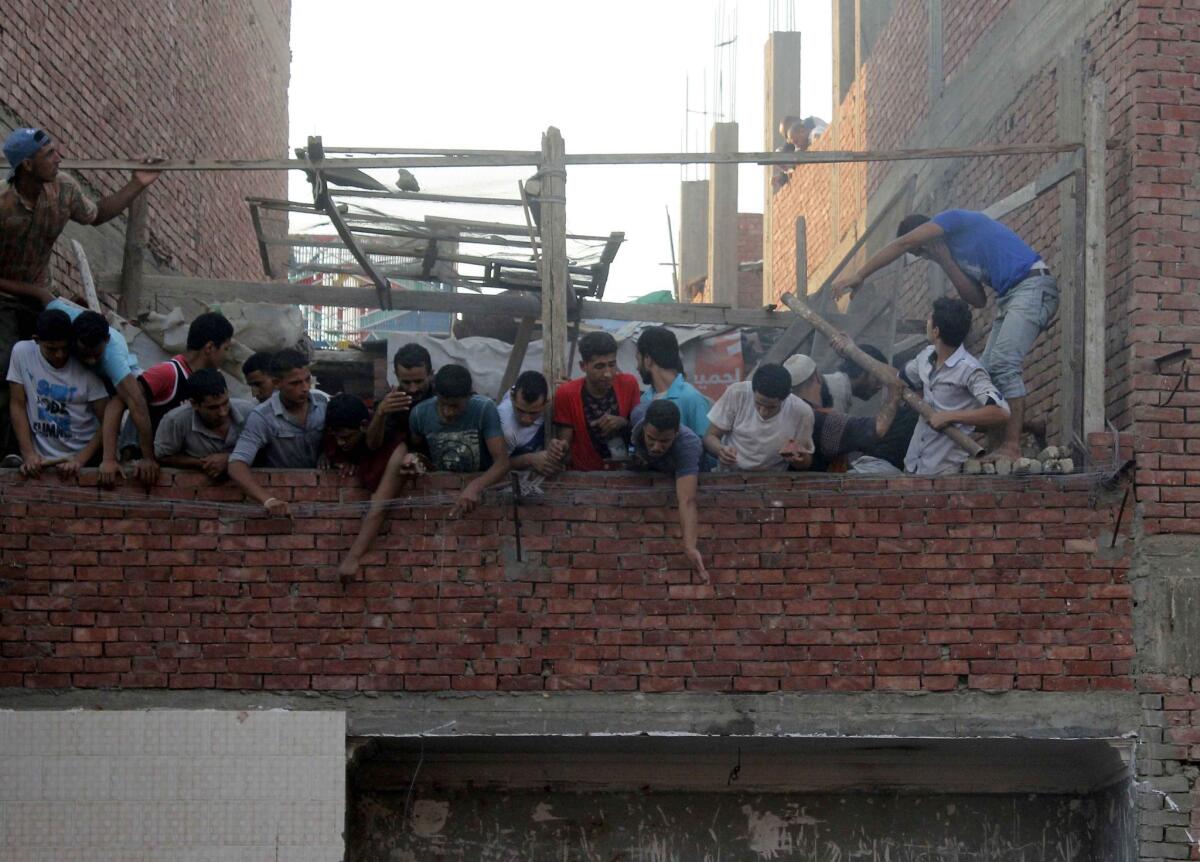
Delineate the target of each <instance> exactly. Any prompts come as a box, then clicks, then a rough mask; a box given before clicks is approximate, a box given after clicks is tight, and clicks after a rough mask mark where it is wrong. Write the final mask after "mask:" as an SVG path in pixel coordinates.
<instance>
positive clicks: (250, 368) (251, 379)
mask: <svg viewBox="0 0 1200 862" xmlns="http://www.w3.org/2000/svg"><path fill="white" fill-rule="evenodd" d="M272 356H274V354H271V353H255V354H254V355H253V356H251V357H250V358H249V359H247V360H246V361H245V362H243V363H242V377H244V378H245V379H246V385H247V386H249V387H250V392H251V393H253V395H254V400H256V401H257V402H258V403H259V404H261V403H262V402H264V401H266V400H267V399H268V398H270V397H271V393H272V392H274V391H275V381H274V380H272V379H271V358H272Z"/></svg>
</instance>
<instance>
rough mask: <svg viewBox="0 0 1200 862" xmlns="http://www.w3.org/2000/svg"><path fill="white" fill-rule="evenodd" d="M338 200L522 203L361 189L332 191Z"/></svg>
mask: <svg viewBox="0 0 1200 862" xmlns="http://www.w3.org/2000/svg"><path fill="white" fill-rule="evenodd" d="M329 193H330V194H331V195H333V196H334V197H336V198H383V199H387V200H397V201H436V202H439V203H447V204H473V205H475V206H485V207H519V206H520V205H521V202H520V201H519V200H513V199H509V198H481V197H474V196H471V195H439V194H435V193H433V192H401V191H395V192H391V191H388V192H369V191H366V190H359V189H330V190H329Z"/></svg>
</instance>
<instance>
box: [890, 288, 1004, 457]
mask: <svg viewBox="0 0 1200 862" xmlns="http://www.w3.org/2000/svg"><path fill="white" fill-rule="evenodd" d="M925 331H926V335H927V336H928V337H929V340H930V341H932V342H933V344H932V345H930V346H929V347H928V348H926V349H925V350H922V351H921V352H920V353H918V354H917V355H916V357H915V358H914V359H913V360H912V361H910V362H909V363H908V365H907V366H905V369H904V377H905V378H906V379H907V381H908V383H909V384H910V385H912V386H913V387H914V388H915V387H916V386H917V385H918V384H919V385H920V387H921V389H922V397H923V398H924V399H925V403H927V404H928V405H929V406H930V407H932V408H933V409H934V410H935V411H937V412H935V413H934V415H933V419H932V420H931V421H926V420H925V418H924V417H922V418H921V419H920V420H919V421H918V422H917V427H916V429H915V430H914V431H913V436H912V440H911V441H910V442H909V444H908V454H906V455H905V456H904V472H906V473H916V474H918V475H921V476H938V475H941V474H943V473H957V472H958V470H959V468H960V467H961V466H962V463H963V462H964V461H966V460H967V452H966V450H964V449H963V448H962V447H961V446H959V445H958V444H957V443H955V442H954V441H953V440H951V439H950V438H949V437H947V436H946V435H945V434H942V433H941V429H943V428H945V427H946V426H948V425H952V424H955V425H957V426H958V427H959V428H960V429H962V430H963V431H965V432H966V433H968V434H970V433H971V432H972V431H974V430H975V427H980V428H986V427H988V426H991V425H1002V424H1004V423H1005V422H1007V421H1008V413H1009V408H1008V402H1006V401H1005V400H1004V396H1002V395H1001V394H1000V390H998V389H997V388H996V386H995V384H993V383H992V378H991V377H989V376H988V373H987V370H986V369H984V367H983V366H982V365H981V364H980V362H979V360H978V359H976V358H975V357H974V356H972V355H971V354H970V353H968V352H967V349H966V348H965V347H963V342H964V341H966V340H967V333H969V332H970V331H971V307H970V306H969V305H967V304H966V303H965V302H963V301H962V300H961V299H951V298H949V297H942V298H941V299H938V300H936V301H935V302H934V303H933V313H932V314H930V315H929V319H928V320H927V321H926V322H925Z"/></svg>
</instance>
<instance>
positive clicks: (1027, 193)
mask: <svg viewBox="0 0 1200 862" xmlns="http://www.w3.org/2000/svg"><path fill="white" fill-rule="evenodd" d="M1078 166H1079V156H1078V154H1077V153H1068V154H1067V155H1065V156H1063V157H1062V158H1061V159H1059V160H1058V161H1057V162H1055V163H1054V164H1053V165H1051V166H1050V167H1048V168H1046V170H1044V171H1042V172H1041V173H1040V174H1038V176H1037V179H1035V180H1034V181H1033V182H1031V183H1026V184H1025V185H1023V186H1021V188H1019V189H1017V190H1016V191H1015V192H1013V193H1012V194H1010V195H1007V196H1006V197H1003V198H1001V199H1000V200H998V201H996V202H995V203H994V204H992V205H991V206H990V207H988V208H987V209H985V210H983V214H984V215H985V216H987V217H988V218H993V219H997V220H998V219H1002V218H1004V217H1005V216H1006V215H1009V214H1011V213H1014V212H1016V211H1017V210H1019V209H1020V208H1021V207H1023V206H1025V205H1026V204H1029V203H1033V201H1034V200H1035V199H1036V198H1038V197H1039V196H1040V195H1042V194H1045V193H1046V192H1048V191H1050V189H1052V188H1054V187H1055V186H1057V185H1058V184H1059V183H1061V182H1062V181H1063V180H1065V179H1066V178H1067V177H1069V176H1071V175H1072V174H1074V173H1075V169H1076V168H1077V167H1078Z"/></svg>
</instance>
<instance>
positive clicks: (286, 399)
mask: <svg viewBox="0 0 1200 862" xmlns="http://www.w3.org/2000/svg"><path fill="white" fill-rule="evenodd" d="M271 379H272V380H274V382H275V392H274V393H273V394H272V395H271V397H270V398H268V399H267V400H266V401H264V402H263V403H262V404H259V405H258V406H257V407H256V408H254V410H253V411H252V412H251V413H250V415H249V416H248V417H247V418H246V427H245V428H243V429H242V435H241V436H240V437H238V441H237V445H236V446H234V449H233V454H232V455H230V456H229V478H230V479H232V480H233V481H234V482H236V483H237V484H238V485H239V486H241V488H242V490H243V491H245V492H246V496H248V497H252V498H253V499H255V500H257V501H258V502H260V503H262V504H263V506H264V507H265V508H266V510H267V511H268V512H270V513H271V514H273V515H286V514H287V513H288V505H287V503H286V502H285V501H284V500H278V499H276V498H275V497H272V496H271V495H270V494H269V493H267V491H266V489H264V488H263V487H262V486H261V485H259V484H258V482H256V481H254V474H253V473H251V472H250V465H251V464H254V463H255V460H256V459H257V458H258V456H259V453H260V452H261V453H262V466H264V467H272V468H275V469H279V468H283V469H289V468H290V469H298V470H312V469H315V468H316V466H317V459H318V458H319V457H320V455H321V437H322V435H323V433H324V430H325V405H326V404H327V403H328V401H329V399H328V397H327V396H326V395H324V394H322V393H317V392H314V391H313V388H312V374H311V373H310V372H309V370H308V360H307V359H305V358H304V354H302V353H300V352H299V351H298V350H281V351H279V352H278V353H276V354H275V355H274V356H273V357H272V358H271Z"/></svg>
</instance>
